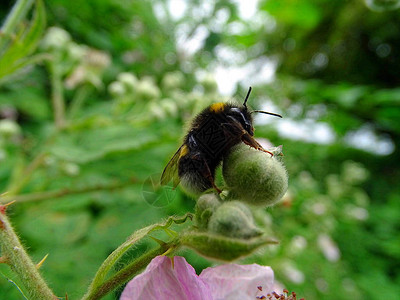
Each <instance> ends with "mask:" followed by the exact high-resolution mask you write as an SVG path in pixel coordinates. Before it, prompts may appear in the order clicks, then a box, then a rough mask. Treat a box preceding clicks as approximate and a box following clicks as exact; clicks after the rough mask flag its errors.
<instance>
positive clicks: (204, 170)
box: [192, 154, 222, 194]
mask: <svg viewBox="0 0 400 300" xmlns="http://www.w3.org/2000/svg"><path fill="white" fill-rule="evenodd" d="M192 159H195V160H197V161H201V162H202V167H203V166H204V168H201V173H202V175H203V176H204V177H205V178H207V179H208V180H209V181H210V183H211V186H212V187H213V189H215V190H216V191H217V193H218V194H221V193H222V191H221V190H220V189H219V188H218V187H217V186H216V185H215V182H214V177H213V175H212V173H211V170H210V167H209V166H208V164H207V161H206V160H205V158H204V157H203V156H201V155H199V154H196V155H193V156H192Z"/></svg>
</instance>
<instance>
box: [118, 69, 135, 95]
mask: <svg viewBox="0 0 400 300" xmlns="http://www.w3.org/2000/svg"><path fill="white" fill-rule="evenodd" d="M117 79H118V81H119V82H121V83H122V84H123V85H124V86H125V87H126V89H127V90H129V91H132V90H134V89H135V87H136V85H137V84H138V82H139V80H138V79H137V78H136V76H135V75H133V74H132V73H128V72H123V73H120V74H119V75H118V77H117Z"/></svg>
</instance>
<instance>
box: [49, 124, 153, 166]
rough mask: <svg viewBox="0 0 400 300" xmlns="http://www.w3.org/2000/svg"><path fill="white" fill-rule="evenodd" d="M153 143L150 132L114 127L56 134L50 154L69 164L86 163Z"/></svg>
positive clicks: (151, 132)
mask: <svg viewBox="0 0 400 300" xmlns="http://www.w3.org/2000/svg"><path fill="white" fill-rule="evenodd" d="M157 140H158V136H157V134H155V133H154V132H153V131H150V130H147V129H143V128H141V129H140V130H139V129H138V128H135V127H132V126H129V125H115V126H110V127H106V128H94V129H87V130H82V131H79V132H66V133H63V134H60V135H59V136H58V138H57V140H56V142H55V143H54V145H53V146H52V147H51V148H50V152H51V153H52V154H53V155H55V156H56V157H58V158H61V159H64V160H67V161H70V162H76V163H87V162H90V161H93V160H96V159H99V158H101V157H104V156H105V155H107V154H108V153H112V152H118V151H129V150H136V149H139V148H140V147H143V146H145V145H147V144H149V143H152V142H156V141H157Z"/></svg>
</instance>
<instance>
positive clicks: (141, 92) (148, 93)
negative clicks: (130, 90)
mask: <svg viewBox="0 0 400 300" xmlns="http://www.w3.org/2000/svg"><path fill="white" fill-rule="evenodd" d="M136 93H137V95H138V97H139V98H141V99H143V100H153V99H158V98H160V96H161V92H160V89H159V88H158V86H157V85H156V84H155V83H154V80H153V79H152V78H151V77H145V78H142V79H141V80H140V81H139V82H138V83H137V85H136Z"/></svg>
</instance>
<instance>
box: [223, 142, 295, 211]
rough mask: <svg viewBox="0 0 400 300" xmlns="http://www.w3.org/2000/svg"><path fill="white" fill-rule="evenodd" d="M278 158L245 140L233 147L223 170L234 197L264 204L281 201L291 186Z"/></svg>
mask: <svg viewBox="0 0 400 300" xmlns="http://www.w3.org/2000/svg"><path fill="white" fill-rule="evenodd" d="M273 150H274V151H277V150H279V147H278V148H274V149H273ZM278 152H279V151H278ZM278 152H277V153H278ZM279 154H280V153H279ZM277 157H279V155H276V153H275V155H274V156H272V157H271V155H270V154H268V153H265V152H263V151H259V150H256V149H253V148H250V147H249V146H247V145H245V144H243V143H241V144H239V145H237V146H235V147H233V148H232V150H231V153H230V154H229V155H228V156H227V157H225V158H224V162H223V165H222V173H223V176H224V179H225V182H226V184H227V185H228V189H229V190H230V191H231V193H232V194H233V195H234V196H235V198H236V199H240V200H241V201H245V202H247V203H250V204H254V205H261V206H271V205H273V204H275V203H276V202H277V201H279V200H280V199H281V198H282V197H283V195H284V194H285V192H286V190H287V188H288V175H287V172H286V169H285V167H284V165H283V164H282V162H281V161H280V158H277Z"/></svg>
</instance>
